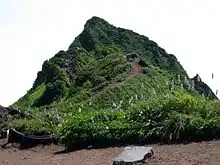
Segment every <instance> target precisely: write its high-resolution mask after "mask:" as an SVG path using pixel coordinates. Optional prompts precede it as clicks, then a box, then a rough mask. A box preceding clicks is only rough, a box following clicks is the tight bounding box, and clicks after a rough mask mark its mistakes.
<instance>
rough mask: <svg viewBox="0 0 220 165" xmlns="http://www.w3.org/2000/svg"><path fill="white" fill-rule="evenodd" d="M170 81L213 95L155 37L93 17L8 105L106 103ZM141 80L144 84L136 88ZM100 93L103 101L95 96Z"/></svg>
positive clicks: (150, 91)
mask: <svg viewBox="0 0 220 165" xmlns="http://www.w3.org/2000/svg"><path fill="white" fill-rule="evenodd" d="M132 58H134V59H133V61H129V60H130V59H131V60H132ZM135 72H137V73H135ZM134 75H135V77H134ZM178 79H179V80H181V81H179V80H178ZM176 80H178V81H176ZM172 81H173V82H174V83H175V85H176V84H178V85H179V86H177V88H179V87H180V85H181V83H182V84H183V86H184V88H186V89H187V90H188V89H189V91H190V90H191V89H192V90H191V91H192V92H194V93H199V94H200V95H201V94H202V93H203V94H204V95H205V97H207V96H208V94H209V92H210V93H211V95H210V96H211V97H212V98H216V96H215V94H213V92H212V91H211V90H210V88H209V87H208V86H207V85H201V84H200V83H194V84H195V87H194V88H193V87H191V86H192V85H191V86H190V84H192V81H191V79H189V76H188V75H187V73H186V71H185V70H184V68H183V67H182V65H181V64H180V63H179V61H178V60H177V59H176V57H175V56H174V55H172V54H168V53H166V51H165V50H164V49H163V48H161V47H159V46H158V45H157V43H155V42H154V41H151V40H150V39H149V38H147V37H145V36H143V35H139V34H137V33H135V32H133V31H131V30H127V29H123V28H117V27H115V26H113V25H111V24H109V23H108V22H107V21H105V20H103V19H101V18H98V17H92V18H91V19H89V20H88V21H87V22H86V24H85V26H84V30H83V31H82V33H81V34H80V35H79V36H77V37H76V38H75V40H74V41H73V43H72V44H71V45H70V46H69V49H68V50H67V51H63V50H61V51H59V52H58V53H57V54H56V55H55V56H54V57H52V58H51V59H49V60H46V61H45V62H44V63H43V66H42V70H41V71H39V72H38V74H37V78H36V80H35V82H34V84H33V87H32V89H30V91H29V92H28V93H27V94H26V95H25V96H24V97H22V98H21V99H19V100H18V101H17V102H16V103H14V104H13V106H16V107H19V108H26V107H39V106H45V105H50V104H56V103H60V102H66V101H67V100H71V102H73V103H79V102H82V101H83V102H84V101H87V100H90V101H93V102H96V104H100V102H102V103H101V104H102V105H100V106H103V105H106V106H107V105H108V106H109V105H110V104H112V103H113V101H118V100H119V101H120V100H123V99H128V98H130V97H131V96H132V95H135V94H143V95H146V96H147V95H149V94H150V93H152V89H153V88H154V89H155V90H156V92H161V91H160V90H162V91H166V90H168V88H169V87H168V85H169V84H171V83H172ZM140 84H144V86H145V87H147V88H145V89H144V90H141V91H139V89H140V88H139V87H138V85H139V86H140ZM166 84H168V85H166ZM203 84H204V83H203ZM197 85H198V86H197ZM157 86H159V91H158V90H157V89H158V88H157ZM175 88H176V87H175ZM121 89H124V90H121ZM194 89H195V90H194ZM193 90H194V91H193ZM124 92H126V93H124ZM201 92H202V93H201ZM107 95H108V96H107ZM103 98H105V101H103V100H100V99H103ZM110 102H111V103H110Z"/></svg>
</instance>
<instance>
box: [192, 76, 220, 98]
mask: <svg viewBox="0 0 220 165" xmlns="http://www.w3.org/2000/svg"><path fill="white" fill-rule="evenodd" d="M192 80H193V81H194V83H195V89H196V91H198V92H199V94H200V95H202V94H203V95H204V96H205V97H207V98H210V99H218V97H217V96H216V95H215V94H214V93H213V91H212V90H211V88H210V87H209V86H208V85H207V84H206V83H204V82H203V81H202V79H201V77H200V76H199V75H198V74H196V76H194V77H193V78H192Z"/></svg>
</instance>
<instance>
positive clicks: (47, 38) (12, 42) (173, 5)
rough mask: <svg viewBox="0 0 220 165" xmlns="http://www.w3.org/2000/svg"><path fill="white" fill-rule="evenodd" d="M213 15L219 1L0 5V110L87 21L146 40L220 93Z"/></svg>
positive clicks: (50, 0)
mask: <svg viewBox="0 0 220 165" xmlns="http://www.w3.org/2000/svg"><path fill="white" fill-rule="evenodd" d="M219 9H220V1H219V0H135V1H134V0H111V1H103V0H92V1H90V0H87V1H86V0H80V1H75V0H0V104H1V105H4V106H8V105H10V104H12V103H13V102H15V101H16V100H17V99H18V98H20V97H21V96H23V95H24V94H25V93H26V91H27V90H28V89H30V88H31V86H32V84H33V82H34V80H35V78H36V75H37V71H39V70H41V66H42V63H43V61H44V60H46V59H48V58H50V57H52V56H54V54H55V53H57V52H58V51H59V50H61V49H62V50H66V49H67V48H68V47H69V45H70V44H71V42H72V41H73V40H74V38H75V37H76V36H77V35H78V34H79V33H80V32H81V31H82V30H83V26H84V24H85V22H86V21H87V20H88V19H90V18H91V17H92V16H98V17H101V18H103V19H105V20H107V21H108V22H109V23H111V24H114V25H116V26H119V27H123V28H127V29H131V30H133V31H135V32H138V33H140V34H143V35H146V36H148V37H149V38H150V39H152V40H154V41H155V42H157V43H158V44H159V46H161V47H162V48H164V49H165V50H166V51H167V52H168V53H172V54H174V55H175V56H176V57H177V58H178V60H179V61H180V62H181V64H182V65H183V67H184V68H185V69H186V71H187V72H188V74H189V75H190V77H192V76H194V75H195V74H196V73H199V75H200V76H201V77H202V80H203V81H205V82H206V83H207V84H208V85H210V86H211V87H212V89H213V90H216V89H220V67H219V66H218V63H219V56H218V55H219V54H220V49H219V47H218V46H219V44H220V23H219V21H220V10H219ZM212 72H213V73H214V74H215V80H214V81H213V80H212V79H211V74H212Z"/></svg>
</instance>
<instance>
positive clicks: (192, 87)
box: [192, 80, 195, 90]
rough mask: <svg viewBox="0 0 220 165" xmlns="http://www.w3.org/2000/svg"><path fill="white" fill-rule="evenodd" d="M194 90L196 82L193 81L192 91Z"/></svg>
mask: <svg viewBox="0 0 220 165" xmlns="http://www.w3.org/2000/svg"><path fill="white" fill-rule="evenodd" d="M194 88H195V82H194V80H192V90H194Z"/></svg>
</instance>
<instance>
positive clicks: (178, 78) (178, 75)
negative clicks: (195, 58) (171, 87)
mask: <svg viewBox="0 0 220 165" xmlns="http://www.w3.org/2000/svg"><path fill="white" fill-rule="evenodd" d="M178 81H179V82H181V80H180V75H179V74H178Z"/></svg>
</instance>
